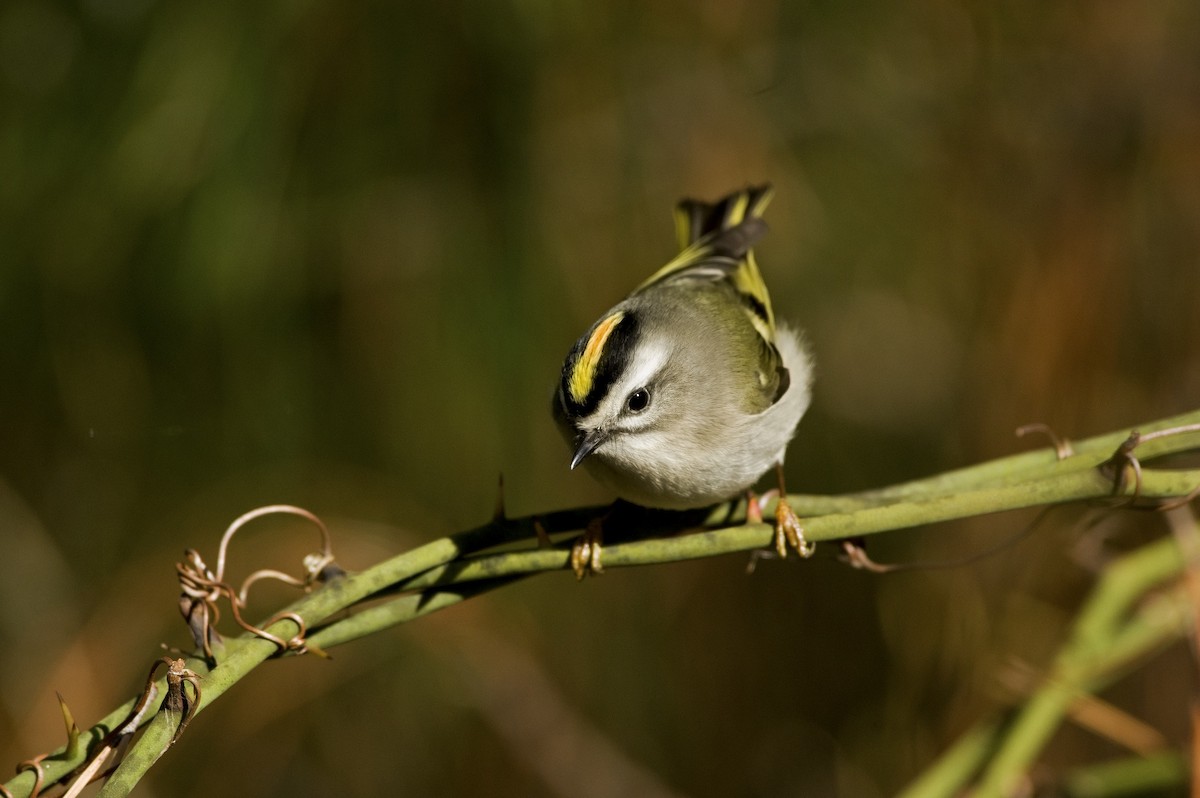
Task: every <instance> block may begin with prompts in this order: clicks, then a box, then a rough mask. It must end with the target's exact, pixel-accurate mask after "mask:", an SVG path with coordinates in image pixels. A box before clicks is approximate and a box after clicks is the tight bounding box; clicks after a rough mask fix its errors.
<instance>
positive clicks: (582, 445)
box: [571, 429, 606, 471]
mask: <svg viewBox="0 0 1200 798" xmlns="http://www.w3.org/2000/svg"><path fill="white" fill-rule="evenodd" d="M605 437H606V436H605V435H604V433H603V432H601V431H600V430H598V429H594V430H592V431H590V432H580V433H579V434H578V435H576V436H575V456H574V457H572V458H571V470H572V471H574V470H575V466H577V465H579V464H580V463H582V462H583V458H585V457H587V456H588V455H589V454H591V453H592V452H594V451H596V447H597V446H599V445H600V444H602V443H604V440H605Z"/></svg>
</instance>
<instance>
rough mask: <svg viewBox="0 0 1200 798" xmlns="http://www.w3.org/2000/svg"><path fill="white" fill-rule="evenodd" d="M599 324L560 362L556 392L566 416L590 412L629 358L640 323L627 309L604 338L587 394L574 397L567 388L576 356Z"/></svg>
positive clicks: (623, 368)
mask: <svg viewBox="0 0 1200 798" xmlns="http://www.w3.org/2000/svg"><path fill="white" fill-rule="evenodd" d="M605 318H608V317H607V316H606V317H605ZM601 323H603V320H601V321H600V322H597V324H595V325H592V328H591V329H589V330H588V331H587V332H586V333H585V334H584V335H583V337H581V338H580V339H579V340H578V341H576V342H575V346H573V347H571V351H570V353H569V354H568V355H567V360H566V362H565V363H564V364H563V373H562V382H561V383H560V385H559V389H558V393H559V397H560V401H561V402H562V406H563V410H564V411H565V412H566V414H567V415H568V416H570V417H580V416H586V415H589V414H591V413H592V412H594V411H595V409H596V408H597V407H598V406H599V404H600V402H601V401H603V399H604V397H605V396H607V395H608V391H609V389H610V388H611V387H612V384H613V383H614V382H616V380H617V378H618V377H620V376H621V373H622V372H624V371H625V368H626V367H627V365H628V364H629V361H630V360H631V359H632V357H633V348H634V346H635V345H636V343H637V338H638V329H639V326H640V325H639V323H638V318H637V315H636V314H635V313H632V312H628V311H627V312H625V314H624V315H623V317H622V318H621V320H620V321H619V322H618V323H617V324H616V326H615V327H613V329H612V331H611V332H610V333H609V334H608V336H607V338H606V339H605V340H604V344H603V349H602V350H601V351H600V355H599V360H598V361H597V363H596V365H595V371H594V373H593V374H592V375H590V379H589V389H588V391H587V393H586V394H585V395H584V396H583V398H582V399H578V400H577V399H576V398H575V395H574V394H573V393H572V391H571V380H572V377H573V376H574V375H575V372H576V370H577V369H578V368H579V365H580V364H579V361H580V358H582V357H583V354H584V351H585V350H586V348H587V345H588V342H589V341H591V339H592V335H593V333H594V331H595V329H596V327H597V326H598V325H599V324H601Z"/></svg>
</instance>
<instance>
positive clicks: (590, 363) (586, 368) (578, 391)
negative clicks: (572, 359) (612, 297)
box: [568, 311, 625, 402]
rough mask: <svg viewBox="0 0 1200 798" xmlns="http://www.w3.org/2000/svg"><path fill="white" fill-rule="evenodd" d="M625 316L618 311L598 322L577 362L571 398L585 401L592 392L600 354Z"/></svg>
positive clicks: (572, 372) (572, 376)
mask: <svg viewBox="0 0 1200 798" xmlns="http://www.w3.org/2000/svg"><path fill="white" fill-rule="evenodd" d="M623 318H625V312H624V311H618V312H616V313H614V314H612V315H611V316H609V317H608V318H607V319H605V320H604V321H602V322H600V323H599V324H597V325H596V329H595V330H594V331H593V332H592V337H591V338H589V339H588V342H587V345H586V346H584V347H583V354H582V355H580V356H579V360H578V361H577V362H576V363H575V368H574V369H573V370H572V371H571V379H570V381H569V384H568V388H569V389H570V391H571V398H572V399H574V400H575V401H576V402H583V400H584V399H586V398H587V395H588V394H589V393H591V392H592V383H594V382H595V381H596V367H597V366H598V365H600V355H601V354H603V352H604V344H605V342H607V341H608V337H609V336H610V335H612V331H613V330H615V329H616V327H617V325H618V324H620V323H621V319H623Z"/></svg>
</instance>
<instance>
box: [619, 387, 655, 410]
mask: <svg viewBox="0 0 1200 798" xmlns="http://www.w3.org/2000/svg"><path fill="white" fill-rule="evenodd" d="M649 406H650V392H649V391H648V390H646V389H645V388H638V389H637V390H636V391H634V392H633V393H631V394H629V398H628V399H626V400H625V407H627V408H629V412H630V413H640V412H642V411H643V410H645V409H646V408H647V407H649Z"/></svg>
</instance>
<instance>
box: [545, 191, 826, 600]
mask: <svg viewBox="0 0 1200 798" xmlns="http://www.w3.org/2000/svg"><path fill="white" fill-rule="evenodd" d="M771 196H772V189H771V187H770V186H769V185H764V186H758V187H753V188H747V189H746V190H744V191H738V192H735V193H732V194H730V195H728V196H726V197H724V198H722V199H720V200H718V201H717V202H714V203H706V202H700V201H696V200H683V201H682V202H680V203H679V205H678V206H677V207H676V212H675V218H676V232H677V236H678V239H679V246H680V247H681V249H682V251H681V252H680V253H679V255H677V256H676V257H675V259H674V260H672V261H671V262H670V263H668V264H667V265H666V266H663V267H662V268H661V269H659V270H658V271H657V272H655V273H654V274H653V275H651V277H650V278H649V279H648V280H646V281H645V282H644V283H642V284H641V285H639V286H638V287H637V288H636V289H634V291H633V293H631V294H630V295H629V296H628V297H626V298H625V299H624V300H623V301H621V302H620V303H619V304H617V305H616V306H614V307H613V308H611V309H610V310H609V311H607V312H606V313H605V314H604V315H602V316H601V317H600V318H599V320H597V321H596V323H595V324H593V325H592V326H591V328H590V329H588V331H587V332H586V333H584V334H583V336H582V337H581V338H580V339H579V340H578V341H577V342H576V343H575V345H574V346H573V347H572V348H571V351H570V352H569V353H568V354H567V357H566V360H565V361H564V363H563V368H562V379H561V380H560V382H559V385H558V390H557V392H556V394H555V398H554V403H553V411H554V417H555V421H556V422H557V424H558V426H559V428H560V430H561V431H562V433H563V436H564V437H565V438H566V440H567V442H568V444H569V445H570V447H571V449H572V457H571V468H572V469H574V468H575V467H577V466H579V465H581V464H582V465H583V466H584V467H585V468H586V469H587V470H588V472H589V473H590V474H591V475H592V476H593V477H595V478H596V479H597V480H598V481H599V482H600V483H601V484H603V485H605V486H606V487H608V488H610V489H611V490H613V491H614V492H615V493H616V494H617V496H618V497H620V498H621V499H624V500H626V501H628V502H631V503H633V504H637V505H641V506H643V507H651V508H663V509H672V510H687V509H693V508H698V507H706V506H709V505H713V504H717V503H718V502H723V501H726V500H728V499H731V498H734V497H736V496H739V495H741V494H744V493H746V492H747V491H749V490H750V488H751V487H753V485H754V484H755V483H756V482H757V481H758V479H759V478H760V477H761V476H762V475H763V474H764V473H765V472H766V471H767V470H768V469H770V468H771V467H772V466H775V468H776V473H777V475H778V479H779V488H780V490H779V493H780V495H779V501H778V503H777V505H776V524H775V540H774V543H775V549H776V551H777V552H778V553H779V555H780V556H781V557H786V556H787V547H788V545H790V546H791V547H792V548H794V549H795V550H796V551H797V552H798V553H799V554H801V555H802V556H806V557H807V556H809V555H810V554H811V553H812V548H813V547H812V544H811V543H809V542H808V541H806V540H805V539H804V531H803V528H802V526H801V524H800V521H799V519H798V518H797V516H796V514H795V512H794V511H793V510H792V509H791V507H790V506H789V505H788V503H787V494H786V492H785V491H784V489H783V468H782V464H783V458H784V453H785V452H786V450H787V445H788V442H789V441H790V440H791V438H792V435H793V434H794V433H795V431H796V425H797V424H798V423H799V422H800V417H801V416H803V415H804V411H805V410H806V409H807V408H808V405H809V400H810V398H811V387H810V386H811V382H812V371H813V361H812V356H811V355H810V353H809V352H808V349H807V347H806V346H805V343H804V341H803V339H802V337H801V336H800V334H799V333H797V332H796V331H795V330H793V329H791V328H790V327H787V326H786V325H782V324H780V325H776V323H775V314H774V311H773V310H772V308H771V299H770V297H769V296H768V294H767V287H766V285H765V284H764V283H763V279H762V275H761V274H760V273H759V270H758V265H757V263H756V262H755V259H754V253H753V251H752V250H751V247H752V246H753V245H754V244H755V243H757V242H758V240H759V239H761V238H762V237H763V235H764V234H765V233H766V232H767V225H766V222H764V221H763V220H762V213H763V210H764V209H765V208H766V206H767V203H768V202H770V200H771ZM749 504H750V506H751V508H752V510H754V511H757V512H756V513H755V512H752V513H751V518H754V517H758V518H759V519H761V511H758V504H757V503H756V502H754V501H750V503H749ZM600 527H601V523H600V522H597V523H596V524H593V525H590V526H589V528H588V531H587V532H586V533H585V534H584V536H583V537H582V538H581V539H580V540H579V541H578V542H577V543H576V544H575V548H574V550H573V551H572V556H571V562H572V565H573V567H574V568H575V573H576V575H577V576H580V577H582V576H583V575H584V574H585V573H587V572H589V571H590V572H599V571H600V570H602V569H601V567H600V551H601V529H600Z"/></svg>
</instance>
